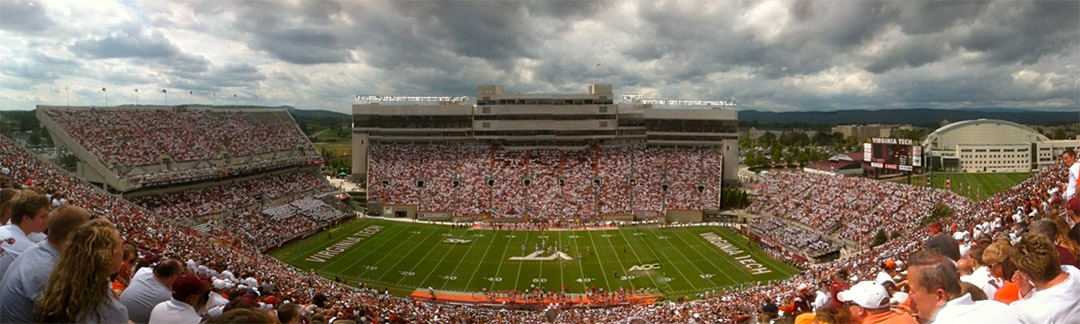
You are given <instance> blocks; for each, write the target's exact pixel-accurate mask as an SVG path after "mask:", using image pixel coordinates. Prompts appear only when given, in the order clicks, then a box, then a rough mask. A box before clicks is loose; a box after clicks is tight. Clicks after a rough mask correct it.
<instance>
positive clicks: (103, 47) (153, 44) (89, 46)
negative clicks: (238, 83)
mask: <svg viewBox="0 0 1080 324" xmlns="http://www.w3.org/2000/svg"><path fill="white" fill-rule="evenodd" d="M69 50H70V51H71V52H73V53H75V54H76V55H80V56H84V57H90V58H97V59H109V58H121V59H134V61H135V62H139V63H142V64H146V65H150V66H155V67H168V68H171V69H174V70H180V71H186V72H202V71H206V69H207V67H208V66H209V65H210V61H209V60H207V59H206V58H205V57H202V56H199V55H193V54H189V53H185V52H183V51H181V50H180V48H178V47H177V46H176V45H174V44H173V43H172V42H171V41H169V39H168V38H166V37H165V34H164V33H162V32H160V31H151V30H149V29H146V28H144V27H143V26H141V25H138V24H131V23H129V24H124V25H122V26H119V27H118V29H117V30H116V31H113V32H111V33H109V34H108V35H106V36H104V37H91V38H85V39H81V40H77V41H75V44H74V45H72V46H71V47H70V48H69Z"/></svg>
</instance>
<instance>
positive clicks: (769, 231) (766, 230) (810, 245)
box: [750, 216, 838, 256]
mask: <svg viewBox="0 0 1080 324" xmlns="http://www.w3.org/2000/svg"><path fill="white" fill-rule="evenodd" d="M750 228H751V230H753V231H754V232H756V233H758V234H759V235H765V236H767V237H768V238H769V239H772V240H776V241H779V242H780V243H781V244H783V245H785V246H787V247H789V248H792V249H795V250H796V251H801V252H803V253H805V254H807V255H810V256H818V255H821V254H824V253H826V252H830V251H834V250H837V249H838V247H837V246H836V244H835V243H834V242H833V241H832V240H831V239H829V238H827V237H824V236H822V235H821V234H819V233H815V232H813V231H809V230H806V229H804V228H802V227H799V226H791V225H786V224H784V223H783V222H781V221H780V220H779V219H776V218H774V217H768V216H762V217H758V218H755V219H754V222H752V223H750Z"/></svg>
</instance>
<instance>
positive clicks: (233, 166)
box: [36, 106, 320, 198]
mask: <svg viewBox="0 0 1080 324" xmlns="http://www.w3.org/2000/svg"><path fill="white" fill-rule="evenodd" d="M177 109H179V110H177ZM51 110H59V111H77V110H97V111H120V112H124V111H155V110H170V111H185V110H203V111H207V112H213V113H223V114H228V113H244V114H251V115H253V116H258V118H266V119H276V120H280V121H282V122H285V123H287V124H291V125H293V127H297V128H296V130H295V131H296V133H297V134H302V132H300V130H299V128H298V127H299V126H296V121H295V120H294V119H293V118H292V116H291V115H289V113H288V111H287V110H286V109H284V108H268V107H232V108H213V109H211V108H208V107H200V108H195V107H186V106H176V107H165V106H122V107H105V108H102V107H69V106H37V110H36V115H37V118H38V121H39V122H41V124H42V125H43V126H44V127H45V128H46V129H48V131H49V134H50V135H51V136H52V140H53V143H55V144H56V145H57V146H58V147H62V148H64V149H66V150H67V151H68V152H70V153H71V154H72V155H74V156H75V157H76V158H77V159H78V162H77V163H76V170H75V175H76V176H78V177H79V178H82V179H85V180H87V181H89V182H91V183H94V184H97V185H100V186H102V187H103V188H105V189H106V190H108V191H110V192H113V193H123V194H124V196H125V197H127V198H131V197H136V196H142V195H146V194H155V193H167V192H175V191H182V190H188V189H196V188H203V187H207V186H213V185H217V184H220V183H223V182H227V181H234V180H236V179H239V178H243V177H247V176H250V175H262V174H264V173H267V172H273V171H277V170H286V169H296V168H305V169H312V170H314V169H316V168H317V165H314V164H313V162H314V161H318V160H319V159H320V158H319V156H318V153H317V152H315V151H314V150H310V149H305V148H304V147H299V146H298V147H295V148H293V149H288V150H280V151H274V152H264V153H260V154H253V155H250V156H230V155H228V154H222V155H221V156H218V157H216V158H213V159H208V160H196V161H174V159H173V158H171V157H170V156H168V155H162V156H160V157H159V158H158V159H156V161H155V162H153V163H149V164H143V165H137V166H116V163H115V161H111V160H110V159H111V158H107V157H106V158H103V159H99V158H98V157H97V156H95V155H94V154H93V153H91V152H90V151H89V150H88V149H87V148H86V147H85V146H84V144H85V143H81V142H79V141H78V140H77V139H75V138H74V137H72V135H71V134H69V133H68V131H67V130H65V129H64V128H63V127H61V126H60V125H59V124H58V123H57V121H55V120H53V118H52V117H50V116H49V113H48V112H49V111H51ZM207 169H210V170H217V171H215V172H214V173H213V174H212V176H209V177H199V178H183V179H179V180H178V181H172V182H170V183H161V184H148V183H138V182H134V181H131V180H129V179H130V178H132V177H136V176H140V175H152V174H167V173H183V172H186V171H190V170H207Z"/></svg>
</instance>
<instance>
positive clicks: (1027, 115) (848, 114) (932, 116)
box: [739, 108, 1080, 127]
mask: <svg viewBox="0 0 1080 324" xmlns="http://www.w3.org/2000/svg"><path fill="white" fill-rule="evenodd" d="M979 118H985V119H1001V120H1007V121H1011V122H1014V123H1020V124H1033V125H1060V124H1070V123H1078V122H1080V110H1077V111H1025V110H1019V109H1015V110H1014V109H957V110H942V109H925V108H924V109H889V110H840V111H794V112H769V111H756V110H745V111H739V124H741V125H751V124H753V123H754V122H757V123H758V124H761V125H768V124H804V125H848V124H910V125H915V126H931V125H933V126H935V127H936V125H938V124H940V123H941V121H942V120H948V121H949V122H957V121H962V120H971V119H979Z"/></svg>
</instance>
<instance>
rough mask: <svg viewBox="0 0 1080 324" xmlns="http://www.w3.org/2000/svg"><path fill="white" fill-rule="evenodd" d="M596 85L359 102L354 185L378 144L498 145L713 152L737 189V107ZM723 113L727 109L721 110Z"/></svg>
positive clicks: (483, 88) (492, 88) (486, 89)
mask: <svg viewBox="0 0 1080 324" xmlns="http://www.w3.org/2000/svg"><path fill="white" fill-rule="evenodd" d="M622 99H623V100H621V102H616V100H615V97H614V93H613V91H612V87H611V85H600V84H594V85H590V86H589V87H588V91H587V92H586V93H578V94H506V93H504V92H503V88H502V87H501V86H497V85H480V86H478V87H477V97H476V100H475V104H470V103H468V101H469V100H468V98H466V97H377V96H361V97H357V101H358V103H356V104H354V105H353V141H352V145H353V150H352V152H353V159H352V176H353V180H354V181H358V182H359V181H365V180H367V178H368V170H369V166H370V163H371V160H370V158H371V146H372V145H373V144H393V143H401V144H440V143H455V144H465V145H469V144H471V145H492V146H498V147H501V148H504V149H508V150H532V149H555V150H563V151H579V150H586V149H589V148H592V147H632V148H646V147H657V148H662V147H680V148H710V149H715V150H717V152H719V155H720V156H721V164H722V166H721V170H722V171H721V174H720V175H718V177H720V178H721V180H720V181H718V182H717V183H718V184H722V185H723V186H729V185H737V184H738V181H739V180H738V166H737V162H736V161H738V113H737V112H736V111H734V110H732V109H723V108H724V107H730V106H734V101H690V100H663V99H660V100H648V99H639V98H637V97H636V96H633V95H631V96H624V98H622ZM718 108H720V109H718Z"/></svg>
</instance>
